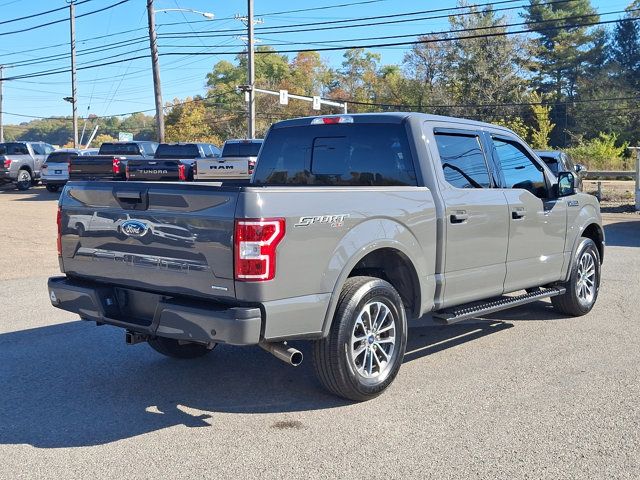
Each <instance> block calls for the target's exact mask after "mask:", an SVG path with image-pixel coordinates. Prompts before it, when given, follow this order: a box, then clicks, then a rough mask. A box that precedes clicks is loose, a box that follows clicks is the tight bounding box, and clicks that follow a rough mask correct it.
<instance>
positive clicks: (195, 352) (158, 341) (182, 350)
mask: <svg viewBox="0 0 640 480" xmlns="http://www.w3.org/2000/svg"><path fill="white" fill-rule="evenodd" d="M148 343H149V346H150V347H151V348H153V349H154V350H155V351H156V352H158V353H161V354H162V355H165V356H167V357H172V358H181V359H192V358H198V357H202V356H204V355H206V354H207V353H209V352H210V351H211V350H213V349H212V348H208V347H207V346H206V345H202V344H200V343H183V342H180V341H179V340H175V339H173V338H165V337H155V338H150V339H149V340H148ZM214 346H215V344H214Z"/></svg>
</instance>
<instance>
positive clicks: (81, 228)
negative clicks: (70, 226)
mask: <svg viewBox="0 0 640 480" xmlns="http://www.w3.org/2000/svg"><path fill="white" fill-rule="evenodd" d="M76 232H78V236H79V237H84V232H85V229H84V225H83V224H81V223H79V224H78V225H76Z"/></svg>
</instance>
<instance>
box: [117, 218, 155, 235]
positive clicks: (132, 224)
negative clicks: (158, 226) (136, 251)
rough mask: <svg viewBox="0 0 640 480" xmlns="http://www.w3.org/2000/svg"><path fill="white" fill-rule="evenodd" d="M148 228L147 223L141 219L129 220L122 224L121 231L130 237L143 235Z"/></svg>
mask: <svg viewBox="0 0 640 480" xmlns="http://www.w3.org/2000/svg"><path fill="white" fill-rule="evenodd" d="M148 230H149V227H148V226H147V224H146V223H144V222H141V221H140V220H127V221H126V222H122V225H120V231H121V232H122V233H124V234H125V235H127V236H128V237H143V236H144V235H145V234H146V233H147V231H148Z"/></svg>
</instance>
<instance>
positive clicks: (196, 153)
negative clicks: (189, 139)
mask: <svg viewBox="0 0 640 480" xmlns="http://www.w3.org/2000/svg"><path fill="white" fill-rule="evenodd" d="M154 156H155V158H198V157H200V156H201V154H200V149H199V148H198V145H196V144H194V143H189V144H185V145H171V144H165V143H163V144H160V145H159V146H158V148H157V150H156V153H155V155H154Z"/></svg>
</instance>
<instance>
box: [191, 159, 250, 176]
mask: <svg viewBox="0 0 640 480" xmlns="http://www.w3.org/2000/svg"><path fill="white" fill-rule="evenodd" d="M196 171H197V173H196V180H205V181H207V180H209V181H213V180H227V179H233V180H240V179H248V178H249V177H250V174H249V159H248V158H247V157H216V158H206V159H198V160H197V162H196Z"/></svg>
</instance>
